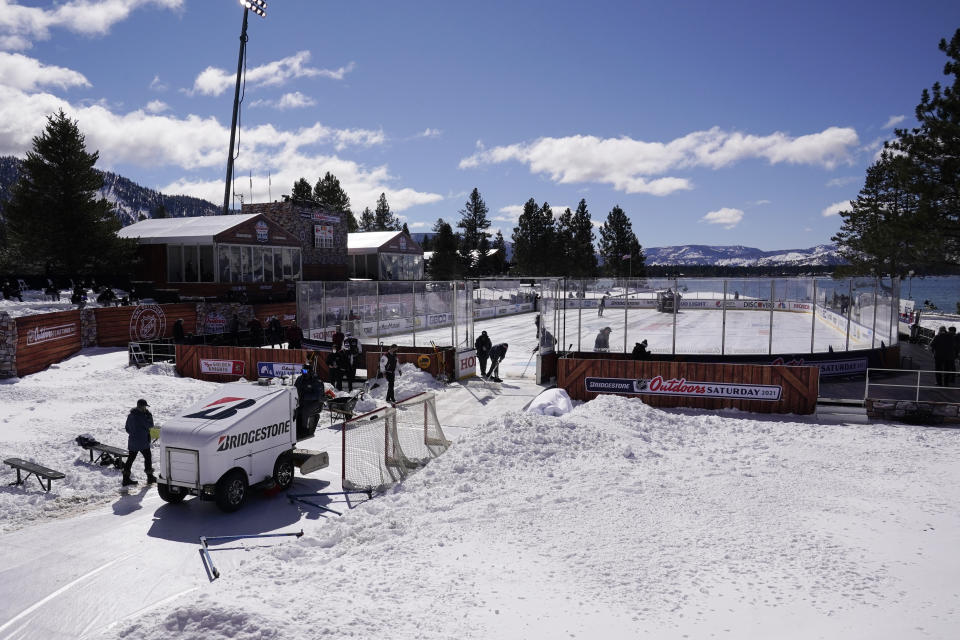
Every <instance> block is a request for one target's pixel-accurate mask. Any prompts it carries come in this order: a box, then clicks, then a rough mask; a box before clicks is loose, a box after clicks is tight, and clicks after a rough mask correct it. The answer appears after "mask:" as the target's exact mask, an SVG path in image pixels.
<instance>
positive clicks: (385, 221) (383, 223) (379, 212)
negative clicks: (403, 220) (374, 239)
mask: <svg viewBox="0 0 960 640" xmlns="http://www.w3.org/2000/svg"><path fill="white" fill-rule="evenodd" d="M373 218H374V220H373V226H374V229H373V231H400V228H401V227H400V221H399V220H397V218H396V216H394V215H393V212H392V211H390V205H389V204H387V194H385V193H381V194H380V197H379V198H377V209H376V211H374V214H373Z"/></svg>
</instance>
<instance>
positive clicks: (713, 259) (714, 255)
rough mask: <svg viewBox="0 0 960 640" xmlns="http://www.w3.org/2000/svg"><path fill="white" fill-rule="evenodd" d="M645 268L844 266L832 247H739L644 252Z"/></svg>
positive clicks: (691, 246)
mask: <svg viewBox="0 0 960 640" xmlns="http://www.w3.org/2000/svg"><path fill="white" fill-rule="evenodd" d="M643 252H644V255H645V256H646V258H647V259H646V264H648V265H714V266H727V267H783V266H833V265H839V264H846V261H845V260H844V259H843V258H841V257H840V254H839V253H837V247H836V246H834V245H832V244H818V245H817V246H815V247H810V248H809V249H781V250H777V251H764V250H763V249H756V248H754V247H743V246H740V245H734V246H728V247H722V246H711V245H703V244H685V245H680V246H674V247H647V248H645V249H644V251H643Z"/></svg>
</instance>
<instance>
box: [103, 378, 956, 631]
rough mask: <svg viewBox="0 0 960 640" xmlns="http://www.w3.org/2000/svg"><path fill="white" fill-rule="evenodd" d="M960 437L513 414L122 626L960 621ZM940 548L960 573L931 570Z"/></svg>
mask: <svg viewBox="0 0 960 640" xmlns="http://www.w3.org/2000/svg"><path fill="white" fill-rule="evenodd" d="M404 373H405V375H406V371H405V372H404ZM408 380H409V378H408ZM398 396H400V392H399V390H398ZM958 454H960V432H958V431H951V430H937V429H922V430H921V429H917V428H903V427H894V426H888V425H877V426H856V427H854V426H835V425H831V426H822V425H816V424H808V423H790V422H776V421H771V420H750V419H733V418H729V417H722V416H716V415H707V414H704V413H702V412H696V413H694V414H691V415H688V414H685V413H681V412H664V411H660V410H657V409H653V408H651V407H648V406H647V405H644V404H642V403H641V402H639V401H638V400H636V399H626V398H620V397H614V396H604V397H600V398H597V399H596V400H594V401H591V402H588V403H585V404H583V405H580V406H578V407H577V408H575V409H574V410H573V411H571V412H570V413H568V414H566V415H564V416H561V417H550V416H541V415H536V414H532V413H519V412H513V413H507V414H504V415H502V416H499V417H497V418H495V419H493V420H491V421H490V422H488V423H487V424H484V425H480V426H478V427H477V428H475V429H472V430H470V431H469V432H465V433H464V434H463V435H462V436H461V438H460V439H459V440H458V441H457V443H456V444H455V445H454V446H453V447H451V448H450V449H449V450H448V451H447V453H445V454H444V455H443V456H441V457H440V458H438V459H437V460H435V461H433V462H431V463H430V464H429V465H428V466H427V467H426V468H425V469H423V470H422V471H420V472H418V473H416V474H414V475H412V476H411V477H410V478H408V479H407V480H406V481H405V482H404V483H402V484H401V485H398V486H396V487H395V488H394V489H393V490H392V491H390V492H389V493H387V494H386V495H382V496H379V497H376V498H375V499H373V500H372V501H368V502H365V503H363V504H362V505H360V506H358V507H357V508H355V509H353V510H351V511H348V512H346V513H345V514H344V515H343V516H342V517H339V518H333V519H330V520H322V519H321V520H320V521H317V520H301V523H302V524H303V526H304V529H305V531H306V535H305V536H304V538H302V539H300V540H299V541H296V542H292V543H290V544H285V545H278V546H276V547H272V548H269V549H258V550H257V551H258V552H257V553H255V554H250V555H249V556H246V557H245V558H244V562H243V563H242V564H241V565H240V567H239V568H238V569H237V570H236V571H234V572H231V573H225V574H224V575H223V576H222V577H221V578H220V580H219V581H218V582H217V583H215V588H211V589H210V590H209V591H208V594H210V595H207V596H200V598H199V600H198V599H197V597H196V594H191V595H190V596H189V597H188V598H185V599H181V600H180V601H177V602H173V603H167V604H166V605H165V606H164V607H163V608H162V609H155V610H153V611H151V612H150V613H148V614H146V615H145V616H144V617H143V618H141V619H139V620H136V621H134V622H127V623H123V624H121V625H120V626H119V627H117V628H116V629H114V630H113V632H112V633H114V634H115V637H124V638H146V639H154V638H156V639H160V638H171V637H174V638H178V637H182V638H192V637H201V635H202V637H204V638H207V639H210V640H216V639H220V638H260V637H274V636H276V637H298V638H299V637H326V636H331V637H348V636H355V637H386V636H389V637H392V638H451V637H458V638H494V637H510V638H556V637H573V636H578V637H604V638H634V637H637V636H638V635H639V634H643V633H650V634H653V635H652V636H651V637H670V638H679V637H698V638H707V637H712V636H714V635H721V634H722V635H727V637H732V638H737V637H797V638H800V637H815V636H822V637H849V632H850V631H851V630H852V629H856V630H857V633H858V634H859V637H873V638H877V637H885V638H902V637H915V636H916V635H917V634H918V631H917V629H918V628H922V629H923V633H925V634H927V635H929V636H931V637H940V638H945V637H949V635H950V633H951V632H952V631H951V630H955V628H956V624H957V623H958V622H960V613H958V611H957V608H956V606H955V605H956V598H957V597H958V591H957V586H956V583H955V581H951V580H950V579H949V578H948V577H946V576H950V575H952V576H954V577H956V575H957V571H958V570H960V564H958V561H957V560H956V556H955V554H953V555H951V553H950V551H949V549H950V547H951V546H952V545H955V544H957V542H958V541H960V540H958V535H957V531H958V529H960V527H958V524H960V523H958V516H957V515H956V514H957V513H958V511H960V509H958V507H960V497H958V494H957V492H956V491H952V490H946V489H945V487H955V486H956V484H957V482H958V480H960V477H958V476H960V472H958V470H957V465H956V463H955V461H956V459H957V457H958ZM920 528H923V531H924V532H926V531H927V530H928V529H929V530H931V531H932V530H934V529H941V530H944V532H945V535H942V536H940V538H939V539H934V538H933V537H932V536H931V535H927V534H926V533H920ZM925 555H926V556H929V557H931V562H932V563H933V566H936V567H937V568H938V570H940V571H941V573H943V574H944V576H945V577H944V579H943V580H941V581H939V582H935V583H934V585H933V586H929V587H925V586H924V585H925V584H927V583H926V582H924V581H925V580H927V579H928V578H926V577H924V575H925V574H924V572H923V570H922V569H920V568H918V563H923V562H926V560H924V559H922V558H923V556H925ZM292 585H297V586H296V588H293V587H292ZM906 594H912V596H911V597H909V598H906V597H905V595H906Z"/></svg>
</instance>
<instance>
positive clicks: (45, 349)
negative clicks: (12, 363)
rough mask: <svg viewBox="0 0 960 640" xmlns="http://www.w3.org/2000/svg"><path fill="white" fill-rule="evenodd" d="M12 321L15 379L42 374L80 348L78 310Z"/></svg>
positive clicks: (80, 329) (81, 332)
mask: <svg viewBox="0 0 960 640" xmlns="http://www.w3.org/2000/svg"><path fill="white" fill-rule="evenodd" d="M15 322H16V324H17V375H18V376H25V375H29V374H31V373H36V372H37V371H42V370H44V369H46V368H47V367H49V366H50V365H51V364H53V363H55V362H60V361H61V360H63V359H64V358H67V357H69V356H71V355H73V354H74V353H76V352H77V351H79V350H80V348H81V347H82V346H83V343H82V335H83V326H82V325H83V323H82V321H81V320H80V311H79V310H74V311H57V312H55V313H43V314H38V315H33V316H21V317H19V318H16V319H15Z"/></svg>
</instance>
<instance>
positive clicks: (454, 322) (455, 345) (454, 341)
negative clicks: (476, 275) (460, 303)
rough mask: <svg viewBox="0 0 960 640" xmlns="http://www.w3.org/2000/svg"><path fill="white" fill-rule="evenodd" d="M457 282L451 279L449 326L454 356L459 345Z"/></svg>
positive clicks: (458, 288)
mask: <svg viewBox="0 0 960 640" xmlns="http://www.w3.org/2000/svg"><path fill="white" fill-rule="evenodd" d="M458 284H459V282H458V281H456V280H454V281H453V316H452V318H451V319H452V323H451V327H452V328H453V353H454V357H456V353H457V349H458V348H459V346H460V345H459V344H457V338H458V337H459V336H458V334H457V298H458V296H457V294H458V293H459V290H460V287H459V286H458Z"/></svg>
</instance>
